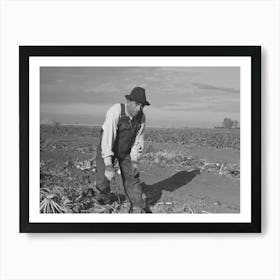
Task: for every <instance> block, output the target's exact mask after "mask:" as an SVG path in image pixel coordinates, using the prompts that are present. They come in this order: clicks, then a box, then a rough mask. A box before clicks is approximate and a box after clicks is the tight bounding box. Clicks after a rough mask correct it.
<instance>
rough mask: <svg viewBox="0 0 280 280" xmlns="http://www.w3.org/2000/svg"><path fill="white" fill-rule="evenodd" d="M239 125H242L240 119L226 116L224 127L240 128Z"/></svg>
mask: <svg viewBox="0 0 280 280" xmlns="http://www.w3.org/2000/svg"><path fill="white" fill-rule="evenodd" d="M239 127H240V125H239V121H237V120H232V119H230V118H224V121H223V128H227V129H230V128H239Z"/></svg>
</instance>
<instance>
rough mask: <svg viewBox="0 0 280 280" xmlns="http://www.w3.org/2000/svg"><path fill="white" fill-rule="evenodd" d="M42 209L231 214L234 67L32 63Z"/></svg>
mask: <svg viewBox="0 0 280 280" xmlns="http://www.w3.org/2000/svg"><path fill="white" fill-rule="evenodd" d="M40 212H41V213H112V214H115V213H185V214H191V213H201V214H208V213H239V212H240V67H41V69H40Z"/></svg>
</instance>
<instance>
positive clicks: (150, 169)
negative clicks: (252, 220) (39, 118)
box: [40, 131, 240, 214]
mask: <svg viewBox="0 0 280 280" xmlns="http://www.w3.org/2000/svg"><path fill="white" fill-rule="evenodd" d="M47 136H48V137H45V139H43V141H41V145H40V148H41V152H40V168H41V172H40V174H41V185H40V187H41V190H47V193H46V194H44V193H42V195H41V202H42V199H43V198H46V197H47V196H48V195H49V196H50V195H51V196H53V195H55V196H56V197H57V200H56V202H57V203H58V204H60V206H62V207H64V209H68V210H67V211H66V210H65V211H66V212H69V211H70V212H72V213H73V212H74V213H76V212H78V213H95V212H99V213H100V212H101V213H102V209H101V210H100V209H99V210H98V211H97V208H96V205H94V202H93V200H92V198H91V197H90V195H89V194H90V192H88V189H89V188H91V187H92V186H94V181H95V173H94V171H95V162H94V158H95V148H96V145H97V142H98V138H97V137H92V136H70V135H69V136H68V135H66V136H65V135H58V136H57V135H49V132H48V131H47ZM145 150H146V151H145V153H144V155H143V157H142V159H141V161H140V164H139V169H140V179H141V182H143V190H144V198H145V199H146V201H147V202H148V204H149V205H150V208H151V210H152V212H153V213H205V214H207V213H238V212H240V179H239V177H240V176H239V172H240V170H239V160H240V152H239V150H236V149H230V148H226V149H218V148H217V149H216V148H215V147H201V146H194V145H192V146H188V145H183V144H176V143H157V142H146V143H145ZM54 187H55V188H54ZM54 189H55V191H54ZM112 190H113V191H114V192H115V193H117V194H124V190H123V186H122V181H121V177H120V175H119V174H118V175H117V176H116V178H115V180H114V182H113V184H112ZM118 204H121V205H118ZM127 207H128V205H127V202H126V201H125V200H119V203H118V202H116V203H115V205H113V206H109V208H110V209H113V213H126V211H127ZM103 210H104V209H103ZM107 210H108V209H106V211H105V212H107Z"/></svg>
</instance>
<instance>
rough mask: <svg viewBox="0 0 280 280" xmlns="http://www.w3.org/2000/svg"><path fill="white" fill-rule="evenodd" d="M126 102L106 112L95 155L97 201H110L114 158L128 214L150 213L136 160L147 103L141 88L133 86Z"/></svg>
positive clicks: (141, 143)
mask: <svg viewBox="0 0 280 280" xmlns="http://www.w3.org/2000/svg"><path fill="white" fill-rule="evenodd" d="M125 97H126V104H114V105H113V106H112V107H111V108H110V109H109V110H108V111H107V114H106V119H105V122H104V123H103V125H102V130H101V133H100V143H99V145H98V147H97V155H96V169H97V173H96V187H97V189H98V190H99V191H100V193H99V194H98V195H97V199H98V201H99V202H100V203H103V204H107V203H110V202H112V199H111V198H112V195H111V189H110V181H111V180H112V179H113V177H114V176H115V172H114V161H115V159H117V160H118V163H119V167H120V170H121V176H122V181H123V186H124V191H125V194H126V196H127V198H128V199H129V201H130V205H131V207H130V210H129V213H151V212H150V210H149V209H148V207H147V206H146V205H145V202H144V200H143V198H142V187H141V183H140V179H139V171H138V165H137V162H138V160H139V158H140V155H141V153H142V151H143V147H144V137H143V136H144V129H145V115H144V113H143V109H144V107H145V106H148V105H150V103H149V102H148V101H147V100H146V94H145V89H144V88H142V87H135V88H134V89H133V90H132V91H131V93H130V95H126V96H125Z"/></svg>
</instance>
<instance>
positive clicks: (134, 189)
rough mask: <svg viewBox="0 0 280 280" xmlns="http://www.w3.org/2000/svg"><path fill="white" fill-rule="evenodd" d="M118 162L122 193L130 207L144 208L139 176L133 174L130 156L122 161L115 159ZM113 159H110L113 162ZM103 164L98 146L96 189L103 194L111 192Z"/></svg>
mask: <svg viewBox="0 0 280 280" xmlns="http://www.w3.org/2000/svg"><path fill="white" fill-rule="evenodd" d="M116 159H117V160H118V162H119V166H120V170H121V176H122V181H123V186H124V191H125V194H126V196H127V198H128V199H129V201H130V203H131V204H132V206H138V207H140V208H144V207H145V202H144V200H143V199H142V187H141V182H140V179H139V174H134V173H133V170H132V165H131V159H130V155H129V154H128V155H127V156H126V157H125V158H124V159H119V158H116ZM114 160H115V158H113V159H112V162H114ZM104 172H105V164H104V159H103V158H102V156H101V147H100V145H99V146H98V148H97V153H96V187H97V189H98V190H99V191H100V192H101V193H104V194H107V193H109V192H110V191H111V188H110V181H109V180H108V179H107V178H106V177H105V176H104Z"/></svg>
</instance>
